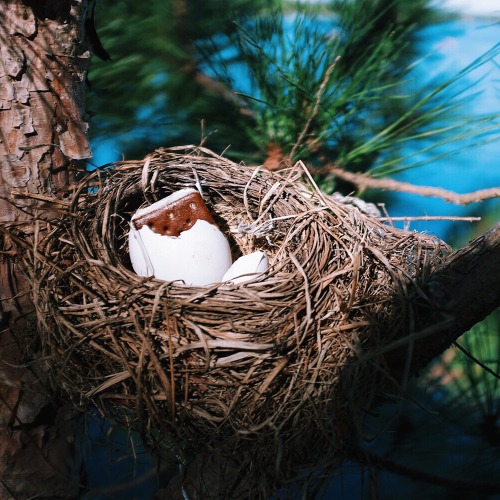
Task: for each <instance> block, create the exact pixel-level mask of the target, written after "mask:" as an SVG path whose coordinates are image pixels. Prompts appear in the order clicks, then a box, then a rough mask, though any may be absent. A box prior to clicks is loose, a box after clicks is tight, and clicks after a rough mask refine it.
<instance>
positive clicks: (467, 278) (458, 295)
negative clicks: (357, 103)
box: [388, 223, 500, 374]
mask: <svg viewBox="0 0 500 500" xmlns="http://www.w3.org/2000/svg"><path fill="white" fill-rule="evenodd" d="M499 277H500V223H497V224H495V225H494V226H493V227H492V228H491V229H490V230H489V231H487V232H486V233H485V234H483V235H482V236H480V237H478V238H476V239H475V240H473V241H471V242H470V244H469V245H467V246H465V247H463V248H461V249H459V250H457V251H456V252H453V253H452V254H451V255H450V256H449V257H448V258H447V259H446V261H445V262H444V264H443V265H442V266H441V267H440V268H439V269H438V270H436V271H435V272H434V273H433V274H432V275H431V276H430V277H429V279H428V280H427V282H426V284H425V287H424V289H423V293H424V295H425V300H421V298H420V297H415V298H414V300H415V303H416V314H415V317H416V321H417V329H416V331H415V332H408V335H409V336H408V337H407V338H402V339H401V341H402V344H403V345H402V346H401V347H400V348H398V349H395V350H394V351H392V352H391V353H390V354H389V356H388V364H389V366H390V367H391V368H392V369H393V370H394V371H395V372H401V371H402V370H408V369H409V373H410V374H411V373H415V372H417V371H418V370H420V369H422V368H424V367H425V366H426V365H427V364H428V363H429V362H430V361H431V360H432V359H434V358H435V357H436V356H438V355H439V354H441V353H442V352H443V351H444V350H445V349H447V348H448V347H450V346H451V344H452V343H453V342H454V341H455V340H457V339H458V337H460V336H461V335H463V334H464V333H465V332H467V331H468V330H470V329H471V328H472V327H473V326H474V325H475V324H476V323H479V322H480V321H481V320H483V319H484V318H485V317H486V316H488V314H490V313H491V312H493V311H494V310H495V309H496V308H497V307H499V306H500V279H499ZM409 342H412V343H413V345H412V351H411V353H412V354H411V359H410V360H409V361H410V364H408V359H407V356H408V344H409Z"/></svg>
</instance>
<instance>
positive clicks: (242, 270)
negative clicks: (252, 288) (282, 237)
mask: <svg viewBox="0 0 500 500" xmlns="http://www.w3.org/2000/svg"><path fill="white" fill-rule="evenodd" d="M268 265H269V263H268V259H267V255H266V253H265V252H260V251H259V252H253V253H249V254H248V255H243V256H242V257H240V258H239V259H237V260H236V261H235V262H234V264H233V265H232V266H231V267H230V268H229V269H228V270H227V272H226V273H225V274H224V276H223V277H222V281H231V282H232V283H243V282H245V281H249V280H251V279H253V278H255V277H256V276H257V275H259V274H262V273H265V272H266V271H267V267H268Z"/></svg>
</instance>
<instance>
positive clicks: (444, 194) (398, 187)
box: [322, 165, 500, 205]
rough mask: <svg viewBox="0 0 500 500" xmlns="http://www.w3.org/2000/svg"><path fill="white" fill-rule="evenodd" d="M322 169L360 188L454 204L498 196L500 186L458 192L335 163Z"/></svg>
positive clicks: (499, 194)
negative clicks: (379, 176) (373, 175)
mask: <svg viewBox="0 0 500 500" xmlns="http://www.w3.org/2000/svg"><path fill="white" fill-rule="evenodd" d="M322 171H323V172H329V173H332V174H334V175H335V176H336V177H338V178H340V179H342V180H345V181H347V182H350V183H352V184H354V185H355V186H357V187H358V188H359V189H361V190H363V189H367V188H372V189H385V190H388V191H398V192H402V193H412V194H418V195H420V196H427V197H435V198H441V199H443V200H445V201H447V202H449V203H455V204H456V205H468V204H469V203H477V202H479V201H484V200H487V199H490V198H499V197H500V187H495V188H489V189H480V190H478V191H473V192H471V193H464V194H459V193H455V192H453V191H449V190H447V189H443V188H439V187H434V186H416V185H415V184H411V183H409V182H401V181H396V180H394V179H388V178H383V179H375V178H374V177H372V176H370V175H369V174H363V173H360V172H347V171H346V170H344V169H343V168H340V167H337V166H335V165H326V166H324V167H323V168H322Z"/></svg>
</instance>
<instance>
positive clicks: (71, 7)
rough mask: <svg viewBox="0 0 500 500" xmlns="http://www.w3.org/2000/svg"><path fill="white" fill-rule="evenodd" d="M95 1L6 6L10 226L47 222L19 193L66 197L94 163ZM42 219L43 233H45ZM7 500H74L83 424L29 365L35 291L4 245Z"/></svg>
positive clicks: (6, 212)
mask: <svg viewBox="0 0 500 500" xmlns="http://www.w3.org/2000/svg"><path fill="white" fill-rule="evenodd" d="M86 3H87V2H86V1H85V0H74V1H70V0H63V1H54V0H45V1H40V2H38V1H32V0H25V1H22V0H4V1H3V2H2V6H1V8H0V158H1V172H0V223H1V224H3V225H9V224H16V223H17V222H22V221H26V220H29V219H30V218H31V217H32V215H30V214H32V213H39V214H40V216H43V208H42V207H37V206H36V202H35V201H34V200H33V199H32V198H29V197H24V198H20V197H16V193H18V192H27V193H44V194H50V195H55V196H58V195H59V192H60V189H61V188H63V187H64V186H67V184H68V182H69V180H70V177H71V176H72V175H73V173H74V172H76V171H78V170H80V169H81V165H80V162H79V160H82V159H84V158H87V157H89V156H90V148H89V144H88V140H87V136H86V132H87V123H86V121H85V119H84V117H83V110H84V90H85V89H84V85H85V76H86V71H87V67H88V63H89V58H90V54H89V52H88V50H87V48H86V43H85V41H84V32H83V21H84V16H85V9H86ZM35 224H36V223H35V221H33V228H34V226H35ZM0 247H1V250H2V254H1V261H0V299H1V301H0V312H1V315H0V320H1V321H0V330H2V331H1V332H0V359H1V364H0V497H2V498H8V497H14V498H29V497H34V496H38V495H41V494H42V495H47V496H50V497H67V498H74V497H75V496H76V494H77V493H78V489H79V482H78V474H79V470H78V469H79V460H80V458H79V454H78V453H75V443H74V439H75V422H76V420H75V418H74V417H73V415H72V414H71V413H68V412H67V411H66V409H65V408H62V407H58V406H57V405H55V402H54V401H51V400H50V395H48V394H46V393H45V391H44V389H43V387H42V385H41V384H40V382H39V380H38V378H37V376H36V375H35V374H34V372H33V371H32V370H31V369H30V367H29V366H24V365H23V361H24V360H23V358H22V350H21V349H20V347H19V344H18V340H19V336H23V337H25V338H26V337H30V336H32V337H34V336H35V334H36V330H35V328H36V327H35V326H34V322H33V321H32V320H30V312H31V302H30V298H29V284H27V283H26V282H25V281H23V279H22V277H21V276H20V275H19V274H18V273H17V272H16V269H15V268H13V266H12V265H11V264H10V263H9V260H8V259H7V258H6V257H8V256H9V253H10V246H9V242H8V241H7V240H6V239H3V240H2V241H1V242H0Z"/></svg>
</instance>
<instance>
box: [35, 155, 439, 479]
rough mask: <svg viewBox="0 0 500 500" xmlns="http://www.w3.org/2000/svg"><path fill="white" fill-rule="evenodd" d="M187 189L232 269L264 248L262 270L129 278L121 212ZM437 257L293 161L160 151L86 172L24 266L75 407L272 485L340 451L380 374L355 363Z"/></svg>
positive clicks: (48, 349) (54, 366) (430, 243)
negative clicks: (234, 275)
mask: <svg viewBox="0 0 500 500" xmlns="http://www.w3.org/2000/svg"><path fill="white" fill-rule="evenodd" d="M187 186H198V187H199V188H201V192H202V195H203V198H204V200H205V202H206V204H207V206H208V207H209V208H210V210H211V211H212V213H213V215H214V217H215V218H216V221H217V223H218V225H219V227H220V228H221V230H222V231H223V232H224V233H225V234H226V236H227V237H228V239H229V240H230V243H231V245H232V251H233V254H234V257H235V258H236V257H238V256H239V255H241V254H246V253H249V252H251V251H254V250H264V251H266V252H267V254H268V257H269V261H270V268H269V270H268V272H267V273H265V274H264V275H261V276H259V277H257V278H255V279H253V280H252V281H250V282H247V283H245V284H240V285H235V284H230V283H222V284H221V283H217V284H214V285H209V286H206V287H192V286H185V285H183V284H182V283H175V282H174V283H172V282H164V281H159V280H156V279H154V278H142V277H139V276H137V275H136V274H135V273H134V272H133V271H132V270H131V265H130V260H129V257H128V250H127V233H128V227H129V221H130V217H131V215H132V214H133V213H134V211H135V210H137V209H138V208H139V207H140V206H143V205H145V204H149V203H152V202H154V201H156V200H158V199H160V198H162V197H164V196H167V195H168V194H170V193H171V192H173V191H175V190H178V189H180V188H183V187H187ZM443 250H444V247H443V246H442V245H441V244H440V243H439V242H436V240H434V239H433V238H430V237H427V236H423V235H419V234H416V233H408V232H403V231H399V230H396V229H394V228H392V227H390V226H388V225H384V224H382V223H380V222H378V221H377V220H375V219H373V218H371V217H368V216H365V215H364V214H362V213H361V212H360V211H359V210H358V209H357V208H355V207H353V206H348V205H344V204H339V203H336V202H334V201H333V200H332V199H330V198H329V197H328V196H326V195H324V194H323V193H321V192H320V191H319V190H318V189H317V188H316V187H315V185H314V183H313V182H312V179H311V178H310V177H309V176H308V174H307V171H306V170H305V168H304V167H303V165H300V164H298V165H296V166H295V167H294V168H289V169H287V170H284V171H281V172H280V173H270V172H268V171H266V170H265V169H263V168H250V167H246V166H243V165H239V164H236V163H233V162H232V161H229V160H227V159H225V158H223V157H220V156H218V155H216V154H214V153H212V152H210V151H207V150H205V149H203V148H173V149H167V150H165V149H162V150H158V151H155V152H154V153H152V154H151V155H149V156H147V157H146V159H145V160H144V161H124V162H118V163H115V164H113V165H111V166H109V168H106V169H100V170H96V171H94V172H93V173H91V174H90V175H89V176H87V177H86V178H85V179H84V180H83V181H82V182H81V183H80V184H79V185H78V187H77V189H76V190H75V191H74V192H73V194H72V196H71V205H70V207H69V209H68V210H67V211H66V212H64V213H63V214H62V215H60V216H59V217H57V218H54V219H53V220H52V221H50V222H49V223H48V224H47V228H46V232H45V235H44V237H43V239H41V241H39V242H38V243H37V246H36V251H35V252H32V254H31V257H30V258H29V259H28V260H29V265H30V266H31V271H30V273H31V281H32V282H33V286H34V289H33V296H34V300H35V305H36V308H37V314H38V320H39V324H40V329H41V333H40V335H41V338H42V341H43V346H44V351H45V355H46V356H47V357H48V359H50V363H49V364H50V371H49V373H50V376H51V379H52V381H53V383H54V385H55V386H57V387H58V388H60V389H62V390H63V391H64V392H65V393H67V394H69V395H70V396H71V398H72V400H73V401H74V402H75V404H77V405H88V404H89V403H94V404H96V405H97V406H98V407H100V408H102V409H103V411H110V408H126V409H129V410H131V411H130V412H126V414H127V415H128V416H129V417H130V415H133V418H134V419H135V420H134V422H133V424H134V425H137V426H139V427H140V428H141V429H143V430H144V429H145V430H148V431H149V432H150V434H153V433H156V434H155V435H158V432H160V433H162V435H164V436H168V439H169V440H170V442H171V443H172V446H174V447H179V448H182V446H183V445H182V443H186V442H190V443H195V445H198V444H200V443H203V446H207V447H212V448H213V449H214V450H215V449H219V450H220V449H223V448H224V446H226V448H225V449H226V450H227V449H231V450H232V452H234V450H237V449H238V450H240V455H239V456H240V457H241V461H242V463H243V462H244V461H245V460H246V461H247V462H248V461H251V460H254V461H255V460H256V459H257V460H258V461H259V460H260V461H261V462H262V463H265V464H266V466H265V467H263V468H262V470H263V471H264V472H263V474H267V475H269V476H273V477H274V478H276V477H284V476H287V475H288V474H290V473H292V471H295V470H296V469H297V467H301V466H304V465H307V463H305V462H309V463H312V462H314V461H315V460H320V459H321V457H323V458H324V457H325V456H326V455H327V454H328V453H333V452H334V450H337V451H338V450H340V449H341V445H342V435H343V434H344V433H345V434H348V433H349V432H348V429H349V428H351V427H353V426H356V425H357V422H358V419H359V416H360V412H361V410H362V409H363V408H367V407H368V405H369V399H370V398H371V397H372V396H373V395H375V393H376V389H377V387H376V386H377V384H378V383H379V375H380V374H381V373H383V371H384V370H383V363H384V361H383V359H382V358H379V357H375V356H371V357H370V361H369V362H367V363H360V362H359V360H360V359H361V358H362V357H363V354H364V353H367V352H370V353H373V352H375V351H376V349H377V348H379V347H382V346H384V345H387V344H388V343H389V342H391V340H392V339H394V338H396V337H397V336H398V335H400V334H401V332H404V331H407V329H408V324H409V320H408V314H407V308H408V297H409V296H410V295H411V294H412V293H413V292H414V290H415V289H416V288H418V282H419V280H420V279H422V278H423V277H425V275H426V274H427V273H428V271H430V270H431V269H432V267H433V265H434V263H435V262H437V261H438V260H439V259H440V257H441V254H442V251H443ZM366 365H370V366H372V367H373V366H375V365H377V368H376V369H373V370H367V369H366ZM374 374H375V375H374ZM153 431H154V432H153ZM256 457H257V458H256ZM264 457H267V458H265V459H264ZM269 464H271V465H272V466H271V465H269ZM255 470H256V467H255V466H254V471H255ZM271 470H272V471H274V472H272V473H271ZM259 480H260V481H263V479H262V478H261V479H259Z"/></svg>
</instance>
